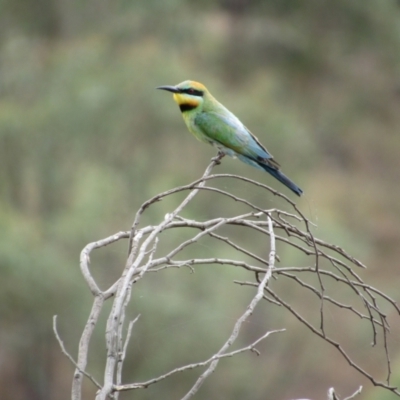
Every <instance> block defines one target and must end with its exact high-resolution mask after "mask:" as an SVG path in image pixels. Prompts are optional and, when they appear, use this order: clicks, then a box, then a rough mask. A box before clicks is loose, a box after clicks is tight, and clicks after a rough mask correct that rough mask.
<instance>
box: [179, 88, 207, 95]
mask: <svg viewBox="0 0 400 400" xmlns="http://www.w3.org/2000/svg"><path fill="white" fill-rule="evenodd" d="M180 92H181V93H187V94H191V95H192V96H199V97H203V95H204V92H203V91H201V90H197V89H193V88H188V89H181V90H180Z"/></svg>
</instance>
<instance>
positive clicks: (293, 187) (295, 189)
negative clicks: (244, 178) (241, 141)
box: [259, 164, 303, 196]
mask: <svg viewBox="0 0 400 400" xmlns="http://www.w3.org/2000/svg"><path fill="white" fill-rule="evenodd" d="M259 165H260V167H262V168H263V169H264V170H265V171H267V172H269V173H270V174H271V175H272V176H273V177H274V178H276V179H278V181H279V182H281V183H283V184H284V185H285V186H286V187H288V188H289V189H290V190H291V191H293V192H294V193H296V194H297V196H301V195H302V194H303V191H302V190H301V189H300V188H299V187H298V186H297V185H296V184H295V183H294V182H292V181H291V180H290V179H289V178H288V177H287V176H286V175H285V174H283V173H282V172H281V171H279V169H274V168H271V167H269V166H268V165H263V164H259Z"/></svg>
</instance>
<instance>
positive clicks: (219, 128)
mask: <svg viewBox="0 0 400 400" xmlns="http://www.w3.org/2000/svg"><path fill="white" fill-rule="evenodd" d="M228 113H229V114H227V113H226V114H227V115H224V114H222V113H218V112H202V113H199V114H198V115H197V116H196V118H195V120H194V123H195V124H196V126H197V127H198V128H199V129H200V130H201V131H202V132H203V133H204V134H205V135H206V136H207V137H209V138H210V139H211V140H212V141H215V142H217V143H220V144H222V145H223V146H225V147H227V148H229V149H232V150H233V151H235V152H236V153H238V154H240V155H243V156H245V157H248V158H250V159H252V160H254V161H256V162H257V163H258V162H259V163H263V164H268V165H269V166H270V167H272V168H275V169H279V164H278V163H277V162H276V161H275V160H274V159H273V157H272V155H271V154H270V153H269V152H268V150H267V149H266V148H265V147H264V146H263V145H262V144H261V143H260V141H259V140H258V139H257V137H256V136H254V135H253V134H252V133H251V132H250V131H249V130H248V129H247V128H246V127H245V126H244V125H243V124H242V123H241V122H240V121H239V120H238V119H237V118H236V117H235V116H234V115H233V114H231V113H230V112H229V111H228Z"/></svg>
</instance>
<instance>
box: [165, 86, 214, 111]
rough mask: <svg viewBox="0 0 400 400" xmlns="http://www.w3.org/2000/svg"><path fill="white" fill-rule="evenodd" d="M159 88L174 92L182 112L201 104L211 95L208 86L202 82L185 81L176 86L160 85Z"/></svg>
mask: <svg viewBox="0 0 400 400" xmlns="http://www.w3.org/2000/svg"><path fill="white" fill-rule="evenodd" d="M157 89H162V90H167V91H168V92H172V93H173V94H174V100H175V101H176V102H177V103H178V106H179V108H180V109H181V111H182V112H185V111H190V110H193V109H195V108H198V107H199V106H201V105H202V104H203V102H204V99H205V97H207V96H208V95H209V92H208V90H207V88H206V87H205V86H204V85H203V84H202V83H200V82H195V81H184V82H182V83H179V84H178V85H176V86H159V87H158V88H157Z"/></svg>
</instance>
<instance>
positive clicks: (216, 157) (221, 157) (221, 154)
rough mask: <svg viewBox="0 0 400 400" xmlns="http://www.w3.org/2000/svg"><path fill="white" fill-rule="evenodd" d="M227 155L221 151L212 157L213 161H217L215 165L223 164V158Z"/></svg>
mask: <svg viewBox="0 0 400 400" xmlns="http://www.w3.org/2000/svg"><path fill="white" fill-rule="evenodd" d="M224 157H225V153H223V152H222V151H219V152H218V154H217V155H216V156H215V157H213V158H212V159H211V161H214V162H215V165H219V164H221V160H222V159H223V158H224Z"/></svg>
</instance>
